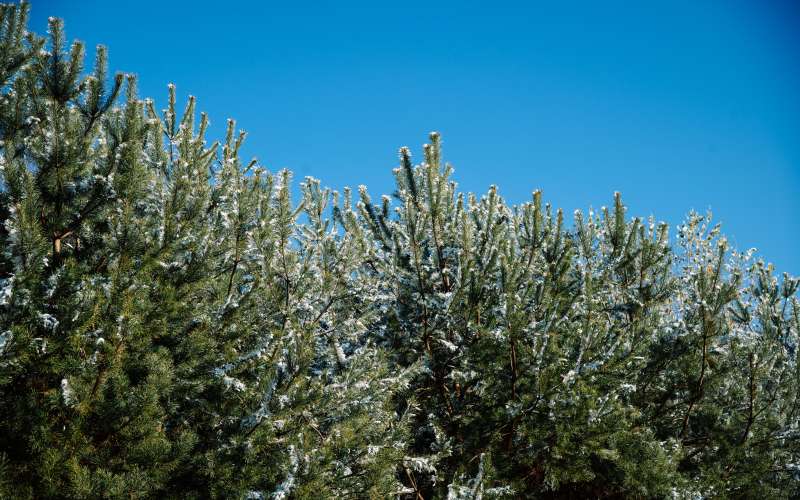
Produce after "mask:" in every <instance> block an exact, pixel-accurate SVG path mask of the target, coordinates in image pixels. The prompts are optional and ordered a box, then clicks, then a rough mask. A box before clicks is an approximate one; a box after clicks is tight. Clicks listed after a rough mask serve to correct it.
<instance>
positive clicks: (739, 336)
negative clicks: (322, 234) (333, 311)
mask: <svg viewBox="0 0 800 500" xmlns="http://www.w3.org/2000/svg"><path fill="white" fill-rule="evenodd" d="M430 140H431V141H430V144H427V145H425V147H424V153H425V155H424V161H423V163H422V164H420V165H419V166H413V164H412V162H411V159H410V153H409V151H408V150H407V149H405V148H404V149H401V151H400V166H399V167H398V168H397V169H396V170H395V175H396V177H397V186H398V189H397V192H396V193H395V198H396V199H397V201H398V204H399V206H398V207H396V208H394V210H392V208H391V203H390V202H391V200H390V199H389V198H386V197H385V198H384V199H383V202H382V205H381V206H375V205H374V204H373V202H372V200H371V198H370V197H369V195H368V194H367V192H366V190H365V189H362V190H361V203H360V204H359V209H360V219H359V222H360V226H361V227H362V229H360V231H361V232H362V233H363V232H366V231H368V232H369V234H370V235H371V236H372V238H373V240H374V242H373V244H372V245H371V248H370V251H369V253H368V254H367V259H368V261H367V263H366V264H368V267H369V268H374V269H376V272H377V273H378V274H379V275H380V276H381V280H382V281H383V284H382V289H383V290H384V293H383V294H382V295H381V301H382V302H383V303H382V304H381V306H380V307H381V309H382V310H384V311H386V313H385V314H384V315H382V316H381V317H380V318H379V323H378V324H377V325H375V326H374V327H373V328H374V330H375V331H376V334H377V335H378V338H379V339H380V341H381V342H382V344H383V345H386V346H387V347H388V348H389V351H390V353H391V359H392V361H393V362H394V363H395V365H396V366H398V367H406V366H411V365H412V364H414V363H421V364H422V371H421V372H419V375H417V376H416V377H415V378H414V379H413V380H412V382H411V385H410V386H409V389H408V390H407V391H406V392H405V394H404V400H403V401H401V408H405V407H406V406H408V408H409V410H407V411H411V412H413V413H412V415H413V418H412V428H411V429H410V431H411V433H412V439H411V441H409V443H408V445H407V456H406V458H405V459H404V462H403V473H404V474H405V477H404V478H403V479H404V482H405V484H406V487H407V489H408V490H409V494H408V498H420V497H421V498H438V497H444V496H449V497H453V498H476V497H478V496H480V495H485V496H487V497H493V496H494V497H503V496H509V497H517V496H525V497H528V496H534V497H564V498H575V497H607V496H635V497H667V496H677V497H687V496H697V495H702V496H714V495H720V496H738V495H742V494H744V493H745V492H746V493H752V492H759V493H762V494H766V495H767V496H769V497H782V496H784V495H786V494H789V495H790V494H791V493H789V492H797V491H798V490H797V488H798V482H797V479H798V476H797V471H796V466H795V465H793V464H796V463H797V458H798V455H797V439H796V438H797V435H796V432H797V430H796V429H797V426H798V423H800V421H799V420H798V414H797V411H798V408H797V399H796V398H797V394H798V392H797V391H798V389H797V388H798V384H797V380H796V378H792V377H797V376H798V374H800V371H798V365H797V357H796V347H797V334H798V321H797V318H798V312H797V300H796V291H797V286H798V281H797V280H795V279H792V278H790V277H788V276H784V278H783V279H782V280H781V281H780V283H779V282H778V280H776V279H775V278H774V277H773V276H772V274H771V272H772V271H771V268H769V267H766V266H764V265H763V264H762V263H753V262H751V261H750V260H749V256H744V257H742V256H741V255H739V254H735V253H734V254H731V253H730V252H729V251H728V249H727V246H726V245H725V243H724V240H718V239H717V232H718V229H714V230H713V231H710V232H709V231H708V228H707V226H706V222H703V220H704V219H703V218H701V217H698V216H696V215H690V218H689V221H688V222H687V224H686V225H685V226H682V227H681V230H680V234H679V240H678V243H679V250H678V251H673V250H672V249H671V247H670V244H669V238H668V232H667V227H666V225H664V224H656V223H655V222H654V221H653V220H652V219H651V220H649V221H647V222H643V221H641V220H640V219H632V220H629V219H628V218H627V215H626V209H625V207H624V205H623V203H622V201H621V198H620V196H619V194H617V195H616V196H615V199H614V206H613V208H612V209H610V210H609V209H606V208H603V209H602V210H601V211H600V213H594V212H590V213H589V214H588V216H586V215H584V214H583V213H581V212H580V211H578V212H576V213H575V219H574V224H573V229H571V230H567V229H566V228H565V223H564V220H563V216H562V213H561V212H560V211H556V212H554V211H553V210H552V209H551V208H550V206H543V205H542V197H541V193H539V192H535V193H534V194H533V199H532V201H531V202H528V203H525V204H522V205H520V206H517V207H509V206H507V205H506V204H505V203H504V202H503V200H502V199H501V198H500V196H499V194H498V192H497V189H496V188H495V187H492V188H491V189H490V190H489V192H488V193H487V194H486V195H485V196H483V197H481V198H480V199H478V198H476V197H474V196H472V195H466V196H464V195H462V194H460V193H458V192H457V191H456V185H455V184H454V183H453V182H451V181H450V174H451V172H452V169H451V167H450V166H449V165H446V164H444V163H443V162H442V159H441V146H440V138H439V136H438V134H435V133H434V134H432V135H431V137H430ZM348 228H350V226H348ZM351 232H352V233H353V234H360V233H359V231H358V230H352V231H351Z"/></svg>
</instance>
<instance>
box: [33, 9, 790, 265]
mask: <svg viewBox="0 0 800 500" xmlns="http://www.w3.org/2000/svg"><path fill="white" fill-rule="evenodd" d="M383 4H387V5H388V4H389V2H364V3H356V2H346V1H338V2H326V3H312V2H286V1H284V2H268V1H266V2H256V1H252V2H248V1H238V2H237V1H230V2H219V1H215V2H205V1H199V0H195V1H176V0H166V1H165V0H161V1H158V2H155V1H149V0H147V1H137V2H109V1H107V0H106V1H93V0H81V1H74V0H49V1H48V0H34V1H33V3H32V19H31V21H32V23H31V24H32V27H33V29H35V30H36V31H39V32H43V31H44V28H45V26H46V20H47V17H48V16H58V17H62V18H64V19H65V22H66V27H67V34H68V36H69V37H70V38H78V39H81V40H83V41H85V42H86V43H87V44H88V45H89V46H90V47H91V46H94V45H95V44H98V43H103V44H105V45H107V46H108V47H109V50H110V61H111V66H112V69H115V70H120V71H125V72H133V73H137V74H139V75H140V89H141V94H142V95H144V96H151V97H154V98H155V99H156V104H157V105H158V106H159V108H160V107H163V104H164V102H165V100H166V99H165V97H166V85H167V83H169V82H174V83H175V84H176V85H177V87H178V91H179V93H180V94H181V96H186V95H187V94H193V95H195V96H197V98H198V100H199V107H200V108H201V109H202V110H205V111H207V112H208V113H209V115H210V117H211V119H212V122H213V123H214V128H213V130H212V131H213V132H214V133H215V134H217V135H221V133H222V129H223V127H224V123H225V119H226V118H228V117H232V118H235V119H236V120H237V121H238V123H239V125H240V126H241V127H242V128H244V129H245V130H247V131H248V132H249V142H248V145H247V148H246V149H245V152H246V153H247V155H248V156H257V157H258V158H259V159H260V160H261V161H262V163H263V164H264V165H265V166H267V167H268V168H270V169H273V170H276V169H278V168H282V167H288V168H290V169H291V170H293V171H294V172H295V175H296V179H297V180H299V179H301V178H302V177H303V176H306V175H313V176H315V177H319V178H321V179H322V180H323V183H325V184H327V185H329V186H332V187H335V188H341V187H342V186H344V185H350V186H357V185H358V184H366V185H367V186H369V188H370V191H371V192H372V193H373V196H375V195H377V194H380V193H388V192H391V191H392V189H393V187H392V176H391V169H392V167H394V166H395V165H396V151H397V148H398V147H399V146H402V145H409V146H411V147H412V149H413V150H414V151H415V153H416V158H417V159H419V157H420V147H419V146H420V145H421V144H422V143H423V142H425V140H426V139H427V132H429V131H430V130H439V131H440V132H442V134H443V138H444V147H445V157H446V158H447V159H448V160H449V161H450V162H451V163H453V164H454V166H455V169H456V180H457V181H458V182H459V184H460V186H461V188H462V189H464V190H468V191H475V192H479V193H482V192H484V191H485V189H486V188H487V187H488V186H489V185H490V184H493V183H494V184H497V185H498V186H499V187H500V191H501V193H502V194H503V195H504V196H505V197H506V199H507V200H509V201H511V202H514V203H516V202H521V201H525V200H527V199H529V197H530V193H531V191H533V190H534V189H537V188H541V189H543V190H544V194H545V199H546V200H548V201H550V202H551V203H553V204H554V205H555V206H557V207H562V208H564V209H565V210H566V211H567V213H571V212H572V210H574V209H575V208H583V209H585V208H588V207H589V206H590V205H591V206H594V207H600V206H601V205H606V204H610V202H611V199H612V193H613V192H614V191H615V190H619V191H622V194H623V199H624V200H625V201H626V203H627V204H628V206H629V207H630V208H631V214H635V215H642V216H647V215H650V214H654V215H655V216H656V217H657V218H659V219H662V220H666V221H667V222H669V223H670V224H671V226H672V227H673V228H674V226H675V225H676V224H677V223H679V222H680V221H681V220H682V218H683V217H684V215H685V214H686V213H687V212H688V211H689V210H690V209H692V208H694V209H696V210H698V211H701V212H704V211H705V210H706V209H708V208H711V209H712V210H713V212H714V214H715V217H716V218H717V219H718V220H720V221H722V222H723V227H724V232H725V233H726V234H727V235H728V236H729V238H730V240H731V241H732V242H733V243H734V244H735V245H736V246H737V247H738V248H740V249H746V248H749V247H757V248H758V249H759V251H760V255H761V256H763V257H764V258H765V260H768V261H771V262H774V263H775V264H776V266H777V268H778V270H779V271H789V272H790V273H792V274H800V3H798V2H791V1H783V2H781V1H770V0H751V1H743V0H724V1H723V0H719V1H713V0H709V1H697V0H672V1H663V2H657V1H653V2H618V1H614V0H611V1H603V2H547V3H545V2H541V3H539V2H520V3H507V2H501V1H494V2H470V1H463V0H462V1H458V2H455V1H439V2H434V1H429V2H425V3H419V2H411V1H403V2H391V6H383ZM555 4H558V5H557V6H556V5H555ZM673 234H674V231H673Z"/></svg>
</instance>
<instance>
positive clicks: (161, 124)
mask: <svg viewBox="0 0 800 500" xmlns="http://www.w3.org/2000/svg"><path fill="white" fill-rule="evenodd" d="M27 12H28V7H27V5H26V4H24V3H23V4H21V5H19V6H3V7H2V8H0V140H1V141H2V142H0V222H1V223H0V497H3V498H175V499H183V498H242V499H244V498H248V499H267V498H275V499H288V498H399V499H416V500H427V499H432V498H451V499H479V498H622V497H627V498H751V497H755V496H758V497H760V498H765V499H767V498H797V497H798V496H800V405H799V404H798V403H800V400H798V397H800V392H799V391H800V365H798V362H797V361H798V360H797V349H798V333H800V305H798V293H797V290H798V286H799V285H800V281H798V280H797V279H795V278H792V277H790V276H787V275H783V276H782V277H776V276H775V274H774V272H773V269H772V267H771V266H767V265H765V264H764V263H763V262H761V261H758V260H755V259H754V257H753V255H752V253H751V252H746V253H738V252H736V251H734V250H731V249H729V248H728V245H727V243H726V241H725V239H724V238H723V237H722V236H720V233H719V226H715V225H713V224H712V222H711V219H710V215H707V216H701V215H698V214H694V213H692V214H690V215H689V217H688V219H687V221H686V222H685V223H684V224H683V225H681V226H679V228H678V234H677V238H671V237H670V236H669V234H668V231H667V226H666V225H664V224H658V223H656V222H655V221H654V220H641V219H638V218H630V217H629V216H628V214H627V213H626V209H625V206H624V204H623V202H622V199H621V198H620V196H619V194H617V195H615V198H614V204H613V207H611V208H610V209H606V208H603V209H601V210H600V211H599V212H592V211H590V212H588V213H583V212H580V211H578V212H575V214H574V220H573V221H572V222H571V223H570V222H568V221H566V220H565V216H564V214H563V213H562V212H561V211H560V210H554V209H553V208H551V206H550V205H547V204H545V203H544V202H543V200H542V194H541V193H540V192H538V191H537V192H535V193H534V194H533V198H532V200H531V201H530V202H528V203H524V204H522V205H519V206H509V205H508V204H506V203H505V201H504V200H503V199H502V197H501V196H500V194H499V192H498V190H497V188H495V187H491V188H490V189H489V191H488V192H487V193H486V194H485V195H483V196H480V197H478V196H475V195H472V194H463V193H461V192H459V191H458V189H457V185H456V184H455V182H453V181H452V180H451V174H452V168H451V167H450V165H448V164H447V163H444V161H443V159H442V148H441V139H440V137H439V135H438V134H435V133H434V134H431V136H430V142H429V144H427V145H425V146H424V148H423V158H422V162H421V163H420V164H419V165H414V163H413V162H412V159H411V153H410V151H409V150H408V149H406V148H403V149H401V150H400V158H399V166H398V168H397V169H396V170H395V176H396V183H397V190H396V192H395V193H394V196H393V197H389V196H384V197H382V198H381V199H380V200H373V199H372V198H371V197H370V195H369V193H368V191H367V188H366V187H364V186H361V187H359V189H358V192H357V194H355V195H354V193H351V192H350V191H349V190H345V191H344V192H343V193H338V192H335V191H331V190H329V189H326V188H324V187H322V185H321V184H320V182H319V181H317V180H315V179H311V178H306V179H305V180H304V181H302V182H301V183H300V184H299V188H300V190H299V191H300V193H301V199H300V200H298V201H295V200H293V199H292V193H293V188H292V179H291V175H290V173H289V172H288V171H282V172H278V173H270V172H268V171H266V170H264V169H263V168H262V167H261V166H260V165H259V164H258V163H257V162H255V161H252V162H245V161H243V160H242V158H241V157H240V149H241V145H242V143H243V141H244V139H245V135H244V133H241V132H237V129H236V126H235V123H234V122H233V121H229V122H228V128H227V134H226V136H225V137H224V138H223V139H222V140H221V141H220V142H213V143H210V141H209V140H208V139H207V138H206V135H207V130H208V123H209V121H208V118H207V117H206V115H204V114H200V115H199V117H198V114H197V112H196V110H195V106H196V104H195V100H194V98H190V99H189V102H188V103H187V104H186V106H185V108H184V109H183V110H182V111H181V110H180V109H179V108H178V103H177V102H176V98H175V89H174V87H172V86H170V88H169V94H168V101H167V102H168V105H167V107H166V109H164V110H161V111H159V110H157V109H156V107H155V104H154V103H153V101H151V100H143V99H141V98H140V97H139V96H138V95H137V92H136V80H135V78H134V77H132V76H124V75H121V74H117V75H116V76H114V77H113V78H111V77H109V75H108V72H107V65H106V51H105V49H104V48H102V47H100V48H98V50H97V55H96V59H95V63H94V67H93V68H92V69H90V70H89V71H88V73H87V71H86V70H84V67H83V62H84V49H83V46H82V45H81V44H80V43H78V42H76V43H73V44H72V45H71V46H68V45H67V42H66V41H65V36H64V31H63V26H62V23H61V21H60V20H57V19H52V20H51V22H50V30H49V39H48V40H45V39H43V38H40V37H38V36H36V35H34V34H32V33H29V32H27V31H26V28H25V27H26V17H27ZM295 192H296V191H295Z"/></svg>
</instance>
